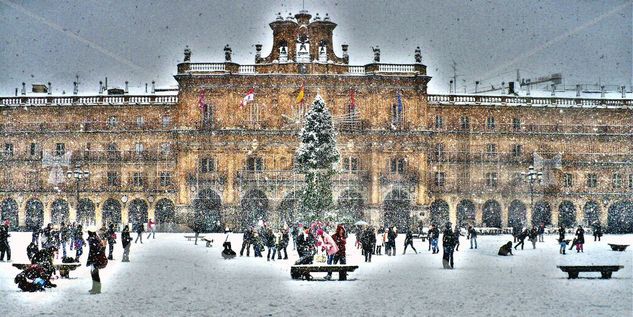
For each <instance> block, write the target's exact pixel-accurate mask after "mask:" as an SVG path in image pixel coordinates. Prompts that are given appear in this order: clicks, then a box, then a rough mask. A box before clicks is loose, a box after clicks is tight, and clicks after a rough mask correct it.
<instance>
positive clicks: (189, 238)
mask: <svg viewBox="0 0 633 317" xmlns="http://www.w3.org/2000/svg"><path fill="white" fill-rule="evenodd" d="M185 238H187V241H191V239H195V238H196V236H185ZM198 239H204V236H198Z"/></svg>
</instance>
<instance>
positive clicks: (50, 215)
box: [41, 198, 53, 225]
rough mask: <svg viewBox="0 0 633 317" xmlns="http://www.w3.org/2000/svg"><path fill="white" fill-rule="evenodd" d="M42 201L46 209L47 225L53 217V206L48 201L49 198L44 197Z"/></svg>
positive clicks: (45, 218)
mask: <svg viewBox="0 0 633 317" xmlns="http://www.w3.org/2000/svg"><path fill="white" fill-rule="evenodd" d="M41 202H42V208H43V209H44V225H46V224H48V223H50V222H51V220H52V219H53V208H52V207H51V206H50V204H49V203H48V199H46V198H42V200H41Z"/></svg>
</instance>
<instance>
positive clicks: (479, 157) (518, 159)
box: [428, 151, 633, 165]
mask: <svg viewBox="0 0 633 317" xmlns="http://www.w3.org/2000/svg"><path fill="white" fill-rule="evenodd" d="M537 153H538V154H539V155H541V156H544V157H554V156H556V155H559V154H560V155H561V158H562V159H561V162H562V164H563V165H575V164H630V165H633V153H614V152H605V153H561V152H544V151H539V152H537ZM533 160H534V158H533V155H532V152H526V151H523V152H522V153H520V154H518V155H517V154H515V153H513V152H491V153H487V152H466V151H454V152H446V151H445V152H441V153H437V152H431V153H429V154H428V161H429V163H433V164H452V163H455V164H471V163H493V164H501V165H517V164H523V165H525V164H531V163H532V162H533Z"/></svg>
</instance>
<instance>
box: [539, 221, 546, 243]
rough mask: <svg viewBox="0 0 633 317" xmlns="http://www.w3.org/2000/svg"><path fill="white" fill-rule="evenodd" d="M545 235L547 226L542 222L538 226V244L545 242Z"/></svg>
mask: <svg viewBox="0 0 633 317" xmlns="http://www.w3.org/2000/svg"><path fill="white" fill-rule="evenodd" d="M543 235H545V224H544V223H542V222H541V224H540V225H539V226H538V242H544V241H545V240H544V239H543Z"/></svg>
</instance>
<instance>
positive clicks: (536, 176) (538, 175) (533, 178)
mask: <svg viewBox="0 0 633 317" xmlns="http://www.w3.org/2000/svg"><path fill="white" fill-rule="evenodd" d="M521 176H523V177H524V180H525V181H526V182H528V184H530V210H531V211H532V218H534V183H539V184H540V183H541V181H542V180H543V173H542V172H537V171H536V170H535V169H534V166H533V165H530V166H529V167H528V171H527V173H526V172H521Z"/></svg>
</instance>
